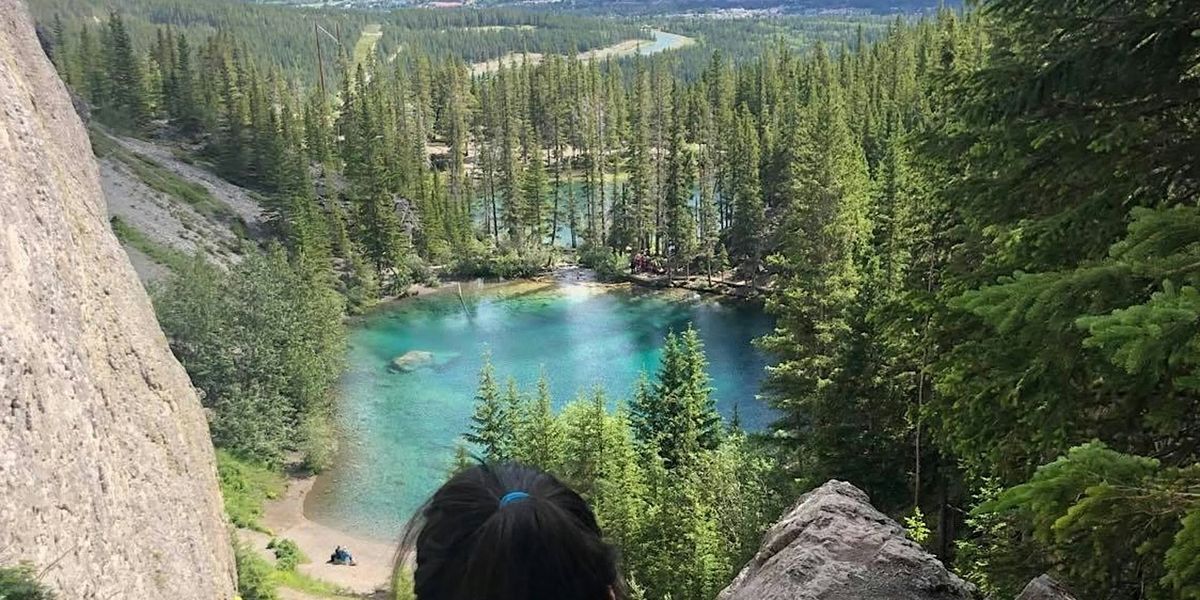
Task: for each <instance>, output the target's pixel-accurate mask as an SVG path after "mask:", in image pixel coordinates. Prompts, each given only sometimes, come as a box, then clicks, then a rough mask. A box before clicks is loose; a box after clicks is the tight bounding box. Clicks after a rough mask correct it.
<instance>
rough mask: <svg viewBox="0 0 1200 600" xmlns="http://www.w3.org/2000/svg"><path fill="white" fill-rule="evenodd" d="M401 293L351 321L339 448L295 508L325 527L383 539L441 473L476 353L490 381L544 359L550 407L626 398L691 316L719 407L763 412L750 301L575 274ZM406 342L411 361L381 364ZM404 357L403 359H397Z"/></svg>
mask: <svg viewBox="0 0 1200 600" xmlns="http://www.w3.org/2000/svg"><path fill="white" fill-rule="evenodd" d="M463 289H464V301H465V305H466V310H465V311H464V306H463V303H460V301H459V298H458V295H457V294H456V293H455V292H453V291H450V292H439V293H437V294H431V295H429V296H424V297H420V298H414V299H410V300H404V301H401V302H397V303H395V304H393V305H390V306H388V307H385V308H383V309H381V310H380V311H378V312H376V313H374V314H372V315H370V316H368V317H365V318H363V319H361V320H360V321H358V322H356V323H355V324H354V325H353V326H352V328H351V332H350V352H349V368H348V370H347V373H346V375H345V376H344V377H343V379H342V382H341V386H340V390H341V394H342V404H341V415H342V427H343V430H344V435H343V452H342V453H341V455H340V456H339V461H338V463H339V464H338V465H337V466H336V467H335V468H334V469H333V470H332V471H331V472H330V473H329V474H328V475H327V476H326V477H325V478H324V481H323V482H322V483H321V485H319V487H318V491H316V492H314V494H315V496H314V497H313V498H310V502H309V503H308V509H309V511H310V512H311V513H312V516H314V517H317V518H319V519H320V520H322V521H324V522H327V523H329V524H331V525H337V526H339V527H343V528H345V529H346V530H348V531H350V532H353V533H356V534H360V535H366V536H371V537H391V536H393V535H395V534H396V533H397V532H399V530H400V529H401V527H402V525H403V523H404V522H405V521H406V520H407V519H408V517H409V516H410V515H411V514H412V512H413V511H414V510H415V508H416V507H418V506H419V505H420V504H421V503H422V502H423V501H424V500H425V499H426V498H427V497H428V496H429V494H430V493H432V492H433V490H434V489H435V488H436V487H437V485H438V484H439V483H440V482H441V481H442V480H443V479H444V477H445V474H446V471H447V468H448V467H449V465H450V462H451V459H452V457H453V454H454V449H455V445H456V441H457V440H458V439H459V437H460V436H461V434H462V433H463V432H464V431H465V430H466V428H467V425H468V423H469V420H470V415H471V411H472V408H473V402H474V398H473V396H474V393H475V388H476V386H477V380H478V373H479V368H480V366H481V364H482V356H483V354H484V352H486V351H489V350H490V351H491V353H492V362H493V364H494V365H495V367H496V372H497V375H498V377H499V378H500V380H501V382H502V383H503V382H504V380H506V379H507V378H508V377H510V376H511V377H514V378H515V379H516V381H517V382H518V384H519V385H520V386H521V387H522V389H523V390H525V391H532V390H533V386H534V385H535V383H536V381H537V378H538V374H539V372H540V371H541V369H542V368H545V370H546V372H547V374H548V375H549V377H550V383H551V388H552V391H553V396H554V400H555V404H556V405H557V406H561V405H562V404H564V403H565V402H567V401H569V400H570V399H572V398H574V397H575V396H576V395H577V394H578V393H579V392H580V391H583V390H589V389H591V388H592V387H593V386H596V385H600V386H602V387H603V388H604V389H605V390H606V391H607V392H608V395H609V399H610V401H614V402H615V401H616V400H617V399H623V398H627V397H628V396H629V395H630V393H631V392H632V390H633V386H634V383H635V382H636V380H637V377H638V375H639V373H640V372H642V371H643V370H645V371H650V372H653V370H654V369H655V368H656V366H657V364H658V360H659V356H660V353H661V347H662V341H663V336H664V335H665V334H666V333H667V331H668V330H677V331H678V330H682V329H684V328H686V327H687V326H688V323H692V324H693V325H694V326H695V327H696V329H697V330H698V331H699V332H700V335H701V337H702V339H703V340H704V344H705V349H706V351H707V355H708V359H709V363H710V365H709V370H710V373H711V375H712V378H713V387H714V388H715V391H714V395H715V397H716V399H717V406H718V409H719V410H720V411H721V413H722V414H724V415H726V417H728V416H729V415H730V414H731V413H732V411H733V409H734V406H735V405H737V407H738V412H739V414H740V416H741V419H742V422H743V424H744V426H745V427H747V428H750V429H760V428H762V427H764V426H766V425H767V424H768V423H769V422H770V420H771V418H772V415H771V412H770V410H769V409H768V408H767V407H766V406H765V405H764V404H763V403H762V402H761V401H760V400H759V399H757V398H756V394H757V393H758V390H759V384H760V382H761V379H762V376H763V369H764V367H765V365H766V364H767V361H766V357H765V356H764V355H763V354H762V353H760V352H758V351H757V350H755V349H754V348H753V347H752V345H751V340H753V339H754V338H756V337H758V336H761V335H763V334H764V333H766V332H767V331H769V330H770V328H771V324H772V320H771V318H770V317H768V316H767V315H765V314H764V313H763V312H762V310H761V309H759V308H756V307H752V306H748V305H744V304H731V303H723V302H718V301H715V300H712V299H711V298H701V297H700V296H699V295H698V294H695V293H693V292H682V291H678V290H673V291H669V292H661V291H659V292H653V291H646V290H640V289H628V288H623V287H617V288H614V287H605V286H597V285H594V284H592V285H589V284H581V283H564V282H547V283H531V282H522V283H512V284H504V285H482V284H474V285H464V288H463ZM410 351H419V352H428V353H431V356H430V355H422V356H420V357H419V358H421V359H424V362H425V363H426V364H424V365H423V366H420V367H419V368H416V369H414V370H411V371H402V370H398V369H396V368H395V367H394V366H393V365H392V364H391V363H392V361H393V360H394V359H395V358H396V357H398V356H402V355H404V354H405V353H408V352H410ZM410 356H416V355H410Z"/></svg>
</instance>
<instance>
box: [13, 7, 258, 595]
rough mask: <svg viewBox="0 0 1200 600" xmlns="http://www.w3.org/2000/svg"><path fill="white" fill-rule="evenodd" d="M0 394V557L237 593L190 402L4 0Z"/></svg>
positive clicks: (66, 124)
mask: <svg viewBox="0 0 1200 600" xmlns="http://www.w3.org/2000/svg"><path fill="white" fill-rule="evenodd" d="M0 406H2V407H3V409H2V410H0V565H8V564H10V563H12V562H15V561H28V562H30V563H32V565H33V568H34V569H35V570H36V571H37V572H38V573H39V574H40V579H41V581H42V582H43V583H45V584H46V585H47V586H48V587H49V588H51V589H52V590H53V591H54V592H55V593H56V596H57V597H58V598H63V599H68V598H69V599H72V600H75V599H82V600H99V599H108V598H111V599H124V598H146V599H151V598H153V599H160V598H171V599H173V600H227V599H229V598H232V597H233V596H234V595H235V587H236V585H235V583H236V575H235V573H234V561H233V553H232V549H231V547H230V544H229V529H228V525H227V523H226V521H225V517H224V511H223V506H222V502H221V495H220V492H219V490H218V488H217V472H216V466H215V458H214V456H213V447H212V442H211V441H210V439H209V434H208V426H207V424H206V422H205V418H204V412H203V410H202V409H201V406H200V401H199V399H198V398H197V397H196V392H195V391H194V390H193V388H192V386H191V383H190V382H189V381H188V376H187V373H186V372H184V370H183V367H181V366H180V365H179V363H178V362H177V361H176V360H175V358H174V357H173V356H172V355H171V351H170V349H169V348H168V347H167V340H166V337H165V336H164V335H163V333H162V330H161V329H159V327H158V323H157V321H156V320H155V317H154V311H153V309H152V307H151V305H150V299H149V298H148V297H147V295H146V292H145V290H144V289H142V286H141V284H140V283H138V280H137V276H136V275H135V273H134V270H133V267H132V266H130V264H129V259H128V258H126V256H125V253H124V252H123V251H122V250H121V247H120V245H119V244H118V243H117V239H116V238H115V237H114V236H113V234H112V231H111V230H110V229H109V224H108V219H107V215H106V214H105V208H104V196H103V194H102V192H101V188H100V179H99V173H98V169H97V166H96V162H95V160H94V158H93V156H92V149H91V145H90V143H89V141H88V136H87V132H86V131H85V130H84V128H83V124H82V123H81V122H80V117H79V115H78V114H76V110H75V108H73V107H72V103H71V98H70V97H69V95H68V94H67V89H66V87H65V86H64V85H63V83H62V81H60V80H59V78H58V75H57V74H55V72H54V68H53V66H52V65H51V64H50V61H49V60H48V59H47V58H46V55H45V53H44V52H43V51H42V48H41V47H40V46H39V44H38V40H37V36H36V35H35V34H34V28H33V20H32V19H31V18H30V16H29V12H28V9H27V8H26V6H25V5H24V3H22V2H20V1H19V0H0ZM0 595H2V594H0Z"/></svg>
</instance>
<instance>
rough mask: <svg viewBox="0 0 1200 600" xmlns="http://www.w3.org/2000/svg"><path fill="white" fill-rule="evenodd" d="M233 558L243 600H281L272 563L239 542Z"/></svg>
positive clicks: (235, 543) (234, 547)
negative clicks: (273, 575)
mask: <svg viewBox="0 0 1200 600" xmlns="http://www.w3.org/2000/svg"><path fill="white" fill-rule="evenodd" d="M233 558H234V560H235V561H236V564H237V576H238V594H240V595H241V597H242V600H279V594H278V593H277V591H276V588H275V580H274V578H273V577H272V574H273V573H272V572H273V571H274V569H272V568H271V565H270V563H268V562H267V561H266V560H264V559H263V558H262V557H261V556H259V555H257V554H255V553H254V551H253V550H251V549H249V548H247V547H246V545H245V544H243V543H241V542H239V541H237V540H234V544H233Z"/></svg>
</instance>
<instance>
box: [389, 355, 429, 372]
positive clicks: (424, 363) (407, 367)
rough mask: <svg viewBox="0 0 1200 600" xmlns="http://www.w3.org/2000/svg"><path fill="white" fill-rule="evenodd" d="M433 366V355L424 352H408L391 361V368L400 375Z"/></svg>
mask: <svg viewBox="0 0 1200 600" xmlns="http://www.w3.org/2000/svg"><path fill="white" fill-rule="evenodd" d="M432 365H433V353H432V352H428V351H425V350H409V351H408V352H405V353H404V354H401V355H400V356H397V357H396V358H393V359H392V364H391V368H392V370H394V371H400V372H401V373H411V372H413V371H416V370H417V369H420V368H423V367H429V366H432Z"/></svg>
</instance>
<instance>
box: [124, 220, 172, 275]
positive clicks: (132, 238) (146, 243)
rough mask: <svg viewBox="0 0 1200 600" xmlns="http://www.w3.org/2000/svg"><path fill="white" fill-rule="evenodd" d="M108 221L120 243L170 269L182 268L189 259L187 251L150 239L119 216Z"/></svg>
mask: <svg viewBox="0 0 1200 600" xmlns="http://www.w3.org/2000/svg"><path fill="white" fill-rule="evenodd" d="M109 223H110V224H111V225H112V230H113V233H114V234H115V235H116V236H117V239H118V240H120V241H121V243H123V244H126V245H128V246H131V247H133V248H136V249H137V250H139V251H141V253H142V254H145V255H146V256H148V257H150V260H153V261H154V262H156V263H158V264H160V265H163V266H165V267H167V268H168V269H171V270H172V271H179V270H181V269H183V268H184V267H185V266H186V265H187V264H188V262H189V261H190V260H191V258H190V257H189V256H188V255H187V253H184V252H180V251H179V250H176V249H174V248H172V247H170V246H167V245H165V244H161V243H159V242H156V241H154V240H152V239H150V237H149V236H147V235H146V234H144V233H142V232H141V231H139V230H138V229H136V228H134V227H133V226H132V225H130V224H128V223H126V222H125V221H122V220H121V217H116V216H114V217H113V218H112V219H111V220H110V221H109Z"/></svg>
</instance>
